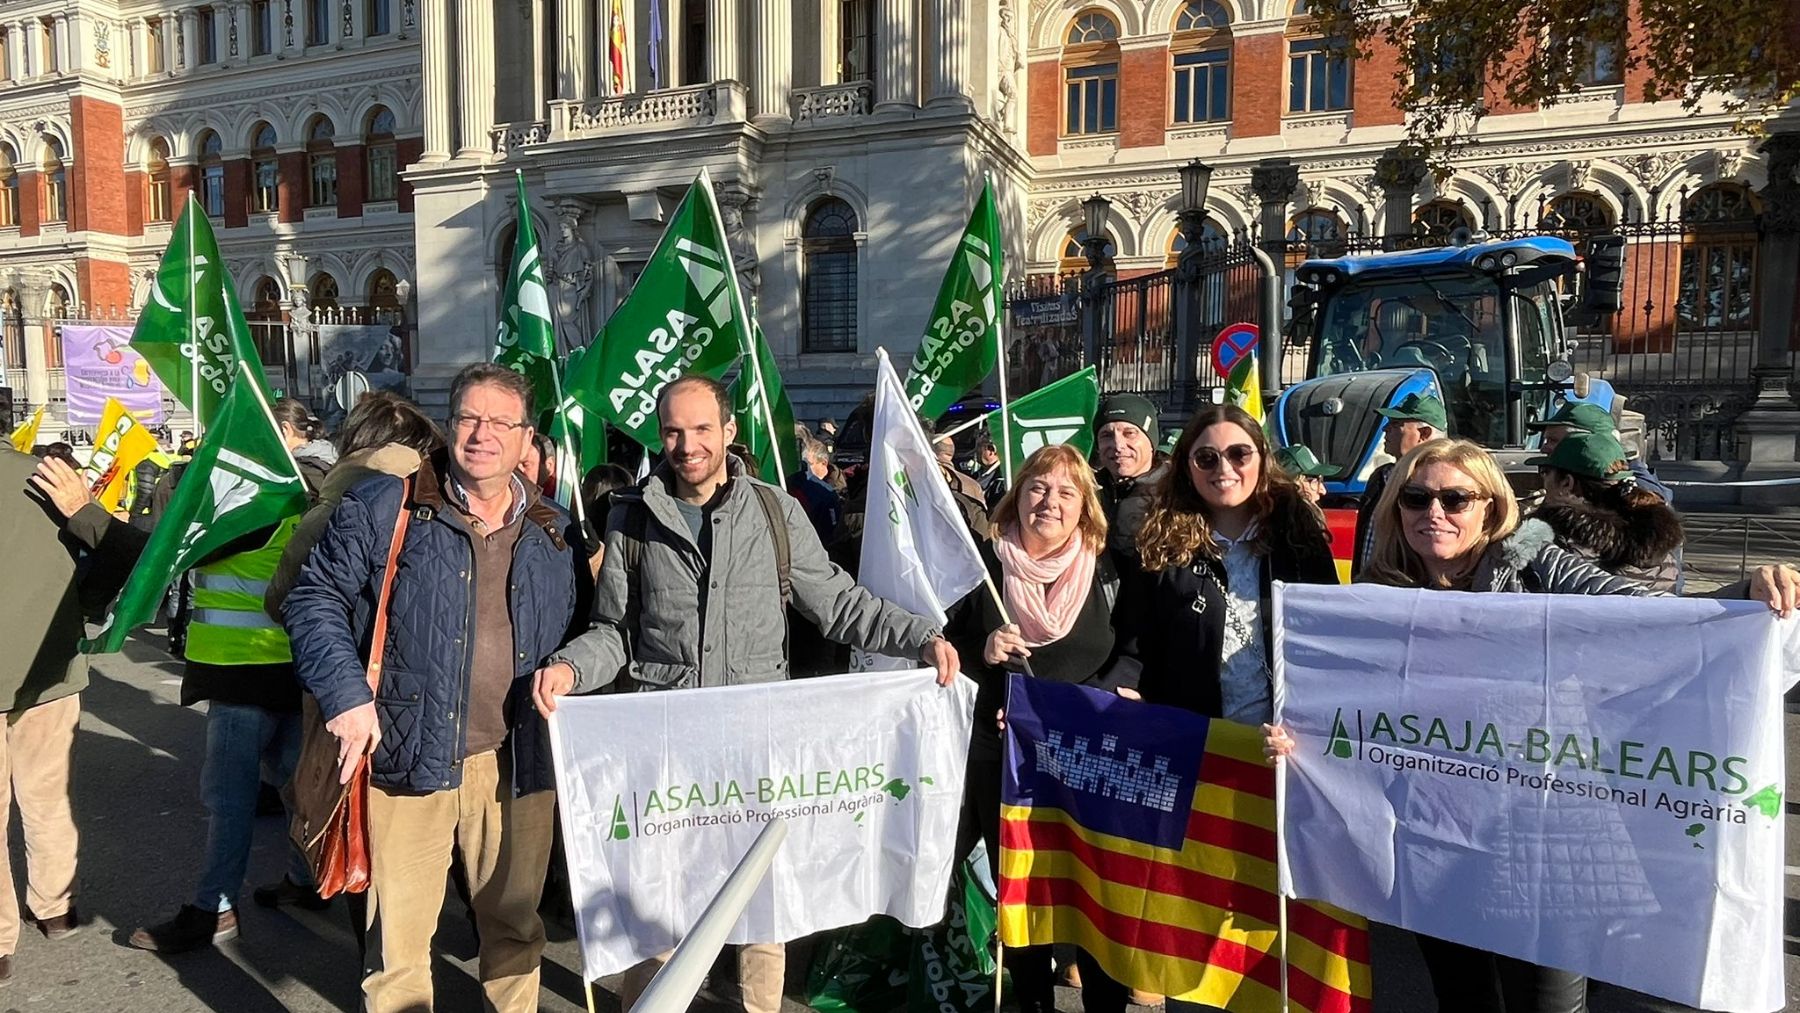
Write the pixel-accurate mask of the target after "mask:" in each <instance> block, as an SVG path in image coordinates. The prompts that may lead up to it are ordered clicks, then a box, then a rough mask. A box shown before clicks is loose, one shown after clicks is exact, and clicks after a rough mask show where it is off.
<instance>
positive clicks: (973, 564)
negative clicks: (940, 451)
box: [854, 351, 986, 671]
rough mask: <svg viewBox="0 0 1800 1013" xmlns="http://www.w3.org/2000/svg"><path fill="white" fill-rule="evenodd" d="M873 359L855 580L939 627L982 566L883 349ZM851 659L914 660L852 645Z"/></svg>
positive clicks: (867, 664) (861, 664)
mask: <svg viewBox="0 0 1800 1013" xmlns="http://www.w3.org/2000/svg"><path fill="white" fill-rule="evenodd" d="M877 359H878V362H877V364H876V376H875V417H874V421H873V422H872V423H871V426H870V436H871V439H870V441H869V493H868V510H867V512H866V513H865V514H864V520H863V539H862V560H861V562H860V564H859V567H858V569H857V578H858V579H857V583H859V584H861V585H862V586H863V587H866V588H868V589H869V592H870V593H871V594H873V595H875V596H876V597H878V598H886V599H887V600H888V601H891V602H893V603H894V604H896V605H899V606H900V607H901V608H904V609H906V610H907V611H908V612H911V613H913V614H914V615H920V616H927V617H929V618H931V619H934V620H936V621H937V623H938V624H939V625H940V626H941V625H942V624H943V622H944V618H945V615H944V613H945V611H946V610H947V609H948V608H949V607H950V606H951V605H954V604H955V603H956V602H957V600H958V599H960V598H962V596H963V595H965V594H968V593H969V591H970V590H971V589H973V588H974V587H975V586H976V585H977V584H980V583H981V581H982V578H983V576H984V575H985V572H986V571H985V570H984V568H983V567H982V564H981V554H980V553H979V552H977V551H976V550H975V539H974V537H973V536H972V535H970V534H969V525H968V523H967V522H966V521H964V520H963V515H962V511H960V510H958V509H957V508H956V501H955V500H953V499H951V498H950V487H949V486H948V485H946V484H945V483H944V476H943V473H942V472H940V471H939V470H938V463H937V456H936V455H935V454H933V453H932V450H931V441H930V440H928V439H926V438H925V432H924V430H923V429H921V428H920V427H919V418H918V416H917V415H914V414H913V409H912V405H911V403H910V402H908V401H907V399H906V390H905V388H904V387H902V386H901V385H900V378H899V377H898V376H895V375H894V367H893V366H892V365H891V364H890V363H889V362H888V359H887V352H885V351H878V352H877ZM927 560H929V561H930V562H929V563H927ZM854 664H855V667H856V668H857V669H858V670H859V671H871V670H879V669H884V668H910V667H912V665H913V664H914V662H913V660H912V659H903V658H889V657H884V656H881V655H873V654H866V653H864V652H862V651H857V652H856V655H855V661H854Z"/></svg>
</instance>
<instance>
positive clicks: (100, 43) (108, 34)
mask: <svg viewBox="0 0 1800 1013" xmlns="http://www.w3.org/2000/svg"><path fill="white" fill-rule="evenodd" d="M94 64H95V65H96V66H100V67H110V66H112V22H110V21H107V20H106V19H105V18H95V19H94Z"/></svg>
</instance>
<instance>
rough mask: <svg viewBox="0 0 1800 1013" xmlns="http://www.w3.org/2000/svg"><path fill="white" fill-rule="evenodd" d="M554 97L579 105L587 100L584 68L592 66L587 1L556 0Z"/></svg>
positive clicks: (585, 69) (592, 58)
mask: <svg viewBox="0 0 1800 1013" xmlns="http://www.w3.org/2000/svg"><path fill="white" fill-rule="evenodd" d="M557 3H558V4H560V5H561V6H559V7H558V8H557V11H556V31H557V33H558V36H557V40H556V97H557V98H559V99H568V100H570V101H573V102H579V101H581V100H583V99H585V98H587V97H588V68H589V67H591V66H593V60H594V52H593V39H594V29H593V26H592V25H590V24H588V11H589V10H590V9H591V8H590V5H589V4H588V3H587V0H557Z"/></svg>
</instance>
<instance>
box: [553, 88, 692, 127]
mask: <svg viewBox="0 0 1800 1013" xmlns="http://www.w3.org/2000/svg"><path fill="white" fill-rule="evenodd" d="M552 108H553V109H561V110H564V111H565V112H564V115H566V116H567V117H568V128H567V130H566V131H564V133H565V134H566V135H567V136H571V137H584V136H590V135H593V134H599V133H604V132H606V131H608V130H614V129H617V128H620V127H641V126H669V125H675V126H679V125H683V124H687V125H692V126H702V125H705V124H708V123H711V122H712V119H713V116H714V115H715V114H716V112H717V100H716V98H715V96H714V94H713V88H712V85H699V86H695V87H691V88H670V89H667V90H664V91H658V92H650V93H648V94H643V95H619V96H614V97H609V98H597V99H589V100H587V101H585V102H582V103H581V104H579V105H575V104H573V103H569V104H564V105H558V106H553V107H552Z"/></svg>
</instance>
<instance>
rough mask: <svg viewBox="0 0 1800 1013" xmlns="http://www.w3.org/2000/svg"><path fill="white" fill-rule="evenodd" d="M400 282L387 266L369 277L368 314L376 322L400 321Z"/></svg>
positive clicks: (392, 322) (393, 322) (389, 322)
mask: <svg viewBox="0 0 1800 1013" xmlns="http://www.w3.org/2000/svg"><path fill="white" fill-rule="evenodd" d="M399 287H400V282H399V279H397V278H395V277H394V273H393V272H392V271H389V270H388V269H387V268H385V267H383V268H379V269H377V270H376V272H375V273H374V274H373V275H371V276H370V277H369V314H370V316H371V317H372V318H373V319H374V321H375V322H376V323H383V324H397V323H399V322H400V292H399Z"/></svg>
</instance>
